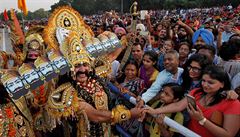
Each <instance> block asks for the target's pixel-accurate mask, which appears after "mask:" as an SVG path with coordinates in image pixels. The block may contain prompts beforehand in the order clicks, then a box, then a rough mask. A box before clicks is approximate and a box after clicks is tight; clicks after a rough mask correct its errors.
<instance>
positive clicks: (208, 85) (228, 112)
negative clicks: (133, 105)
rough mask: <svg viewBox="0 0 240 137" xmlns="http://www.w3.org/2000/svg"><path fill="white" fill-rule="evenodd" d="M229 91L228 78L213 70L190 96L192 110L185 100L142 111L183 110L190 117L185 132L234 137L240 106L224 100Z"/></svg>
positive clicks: (239, 115) (170, 111)
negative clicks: (225, 92) (192, 103)
mask: <svg viewBox="0 0 240 137" xmlns="http://www.w3.org/2000/svg"><path fill="white" fill-rule="evenodd" d="M230 88H231V84H230V80H229V77H228V74H227V73H226V72H225V71H224V70H223V69H222V68H221V67H217V66H208V67H207V68H206V69H205V71H204V72H203V76H202V82H201V87H200V88H197V89H194V90H192V91H191V92H190V95H192V96H193V97H195V101H196V105H197V107H196V109H195V108H194V107H193V106H192V105H191V104H190V103H188V101H187V98H186V97H185V98H184V99H182V100H181V101H179V102H177V103H172V104H170V105H168V106H166V107H161V108H158V109H152V108H150V107H148V108H147V109H146V111H147V112H148V113H150V114H161V113H173V112H179V111H182V110H183V109H185V108H187V109H188V112H189V114H190V116H191V121H190V123H189V124H188V128H189V129H190V130H192V131H194V132H196V133H197V134H199V135H200V136H203V137H234V136H235V135H236V134H237V132H238V130H239V127H240V122H239V121H240V102H239V101H238V100H227V99H226V97H225V96H223V95H222V93H223V92H224V91H226V90H229V89H230Z"/></svg>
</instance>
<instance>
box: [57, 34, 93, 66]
mask: <svg viewBox="0 0 240 137" xmlns="http://www.w3.org/2000/svg"><path fill="white" fill-rule="evenodd" d="M61 52H63V54H64V55H65V56H66V57H67V59H68V60H69V62H70V63H71V65H72V66H73V67H74V66H76V65H78V64H83V63H88V64H91V57H90V55H89V53H88V52H87V51H86V49H85V47H83V45H82V42H81V39H80V37H78V34H77V33H76V32H72V33H71V34H69V37H67V38H66V40H65V42H64V44H63V46H62V49H61Z"/></svg>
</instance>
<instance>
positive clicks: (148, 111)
mask: <svg viewBox="0 0 240 137" xmlns="http://www.w3.org/2000/svg"><path fill="white" fill-rule="evenodd" d="M144 112H147V113H148V114H151V115H156V114H157V111H156V110H155V109H153V108H151V107H149V106H146V107H145V108H144Z"/></svg>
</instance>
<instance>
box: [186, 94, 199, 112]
mask: <svg viewBox="0 0 240 137" xmlns="http://www.w3.org/2000/svg"><path fill="white" fill-rule="evenodd" d="M186 98H187V101H188V103H190V104H191V105H192V106H193V108H194V109H195V110H197V105H196V99H195V97H193V96H191V95H189V94H187V95H186Z"/></svg>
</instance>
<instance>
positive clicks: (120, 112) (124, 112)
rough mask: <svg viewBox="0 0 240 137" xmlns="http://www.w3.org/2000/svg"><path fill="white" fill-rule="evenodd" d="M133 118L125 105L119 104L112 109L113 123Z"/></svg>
mask: <svg viewBox="0 0 240 137" xmlns="http://www.w3.org/2000/svg"><path fill="white" fill-rule="evenodd" d="M130 118H131V113H130V111H129V110H128V109H126V108H125V106H123V105H117V106H116V107H115V108H113V109H112V124H116V123H121V122H123V121H126V120H128V119H130Z"/></svg>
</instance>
